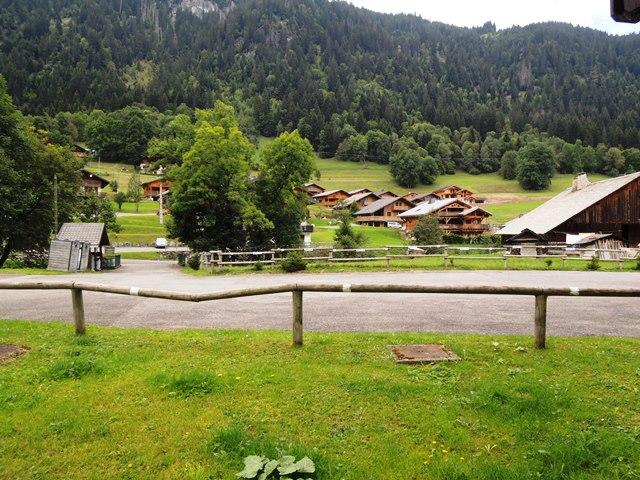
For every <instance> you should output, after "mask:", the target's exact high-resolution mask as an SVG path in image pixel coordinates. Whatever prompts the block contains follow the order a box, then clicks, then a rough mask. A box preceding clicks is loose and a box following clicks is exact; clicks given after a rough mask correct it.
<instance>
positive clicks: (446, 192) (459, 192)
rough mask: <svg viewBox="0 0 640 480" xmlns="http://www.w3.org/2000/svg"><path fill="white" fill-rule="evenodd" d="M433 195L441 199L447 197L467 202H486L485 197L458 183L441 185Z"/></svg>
mask: <svg viewBox="0 0 640 480" xmlns="http://www.w3.org/2000/svg"><path fill="white" fill-rule="evenodd" d="M431 195H433V196H434V197H436V198H439V199H440V200H444V199H446V198H459V199H461V200H464V201H465V202H467V203H473V204H477V203H484V199H480V198H478V197H477V195H476V194H475V193H473V192H472V191H471V190H467V189H466V188H461V187H458V186H456V185H447V186H446V187H440V188H438V189H437V190H434V191H433V192H431Z"/></svg>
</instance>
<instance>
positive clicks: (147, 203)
mask: <svg viewBox="0 0 640 480" xmlns="http://www.w3.org/2000/svg"><path fill="white" fill-rule="evenodd" d="M111 208H113V211H114V212H122V213H141V214H142V213H144V214H149V213H158V211H159V210H160V204H159V203H158V202H154V201H153V200H144V201H142V202H140V203H139V204H138V211H137V212H136V204H135V203H131V202H125V203H123V204H122V208H121V209H119V208H118V204H117V203H116V202H114V201H111Z"/></svg>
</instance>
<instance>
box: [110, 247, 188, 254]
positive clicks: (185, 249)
mask: <svg viewBox="0 0 640 480" xmlns="http://www.w3.org/2000/svg"><path fill="white" fill-rule="evenodd" d="M188 251H189V247H174V246H169V247H167V248H163V249H160V248H156V247H116V253H132V252H160V253H161V252H188Z"/></svg>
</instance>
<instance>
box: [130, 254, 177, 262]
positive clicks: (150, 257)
mask: <svg viewBox="0 0 640 480" xmlns="http://www.w3.org/2000/svg"><path fill="white" fill-rule="evenodd" d="M118 255H120V258H121V259H122V260H167V259H166V258H165V257H164V256H163V255H162V253H160V252H122V253H119V254H118ZM173 261H175V260H173Z"/></svg>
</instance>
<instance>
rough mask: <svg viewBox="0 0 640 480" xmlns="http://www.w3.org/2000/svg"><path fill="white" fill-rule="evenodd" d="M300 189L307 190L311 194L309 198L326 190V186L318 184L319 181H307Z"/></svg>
mask: <svg viewBox="0 0 640 480" xmlns="http://www.w3.org/2000/svg"><path fill="white" fill-rule="evenodd" d="M300 190H301V191H303V192H305V193H306V194H307V195H308V196H309V198H312V197H314V196H315V195H318V194H319V193H322V192H324V191H325V189H324V187H322V186H320V185H318V184H317V183H305V184H304V185H303V186H302V188H301V189H300Z"/></svg>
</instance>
